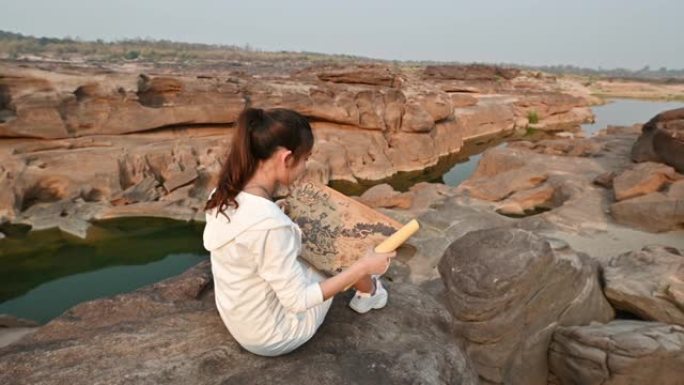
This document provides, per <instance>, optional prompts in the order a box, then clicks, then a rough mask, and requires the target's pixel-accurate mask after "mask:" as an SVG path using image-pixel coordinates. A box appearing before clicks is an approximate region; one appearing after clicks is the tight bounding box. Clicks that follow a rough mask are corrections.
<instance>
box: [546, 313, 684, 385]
mask: <svg viewBox="0 0 684 385" xmlns="http://www.w3.org/2000/svg"><path fill="white" fill-rule="evenodd" d="M683 352H684V328H682V327H680V326H675V325H667V324H663V323H660V322H642V321H627V320H615V321H612V322H609V323H607V324H599V323H592V324H591V325H587V326H568V327H559V328H557V329H556V331H555V332H554V334H553V340H552V341H551V345H550V347H549V366H550V369H551V372H552V373H553V374H554V375H555V376H556V377H557V378H558V379H559V383H560V384H562V385H570V384H573V385H575V384H576V385H599V384H605V385H622V384H625V385H626V384H662V385H679V384H682V383H684V378H683V377H682V367H684V353H683Z"/></svg>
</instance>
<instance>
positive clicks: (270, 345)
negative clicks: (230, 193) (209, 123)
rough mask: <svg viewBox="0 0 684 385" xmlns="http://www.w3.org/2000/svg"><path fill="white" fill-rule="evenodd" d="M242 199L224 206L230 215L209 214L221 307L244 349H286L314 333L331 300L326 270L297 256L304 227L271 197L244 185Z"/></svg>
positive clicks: (207, 236) (208, 238)
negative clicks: (326, 294)
mask: <svg viewBox="0 0 684 385" xmlns="http://www.w3.org/2000/svg"><path fill="white" fill-rule="evenodd" d="M215 190H216V189H214V190H212V192H211V194H213V193H214V191H215ZM210 196H211V195H210ZM236 201H237V202H238V204H239V207H238V208H237V209H235V208H233V207H229V208H226V209H225V210H224V212H225V213H226V215H227V216H228V217H229V218H230V221H228V219H226V217H225V216H224V215H223V214H221V213H218V215H216V212H217V210H216V208H214V209H213V210H210V211H208V212H207V213H206V225H205V228H204V235H203V241H204V248H205V249H207V250H208V251H209V252H210V254H211V270H212V274H213V277H214V287H215V298H216V307H217V309H218V312H219V314H220V316H221V319H222V320H223V322H224V324H225V325H226V327H227V328H228V331H229V332H230V333H231V335H232V336H233V337H234V338H235V340H236V341H237V342H238V343H240V345H242V346H243V347H244V348H245V349H247V350H249V351H251V352H253V353H255V354H259V355H266V356H274V355H279V354H283V353H286V352H288V351H291V350H293V349H294V348H296V347H297V346H299V345H301V344H303V343H304V342H306V341H307V340H308V339H310V338H311V337H312V336H313V334H314V333H315V332H316V330H317V329H318V327H319V326H320V325H321V323H322V321H323V318H324V317H325V314H326V313H327V310H328V309H329V307H330V304H331V302H332V298H330V299H329V300H328V301H325V302H324V301H323V292H322V291H321V287H320V285H319V284H318V282H320V281H322V280H323V279H324V276H322V275H320V273H316V272H315V270H313V268H311V267H308V266H306V265H304V264H303V263H302V262H301V261H300V260H298V259H297V256H298V255H299V253H300V250H301V230H300V228H299V226H298V225H297V224H296V223H294V222H293V221H292V220H291V219H290V218H289V217H288V216H287V215H285V213H283V212H282V210H281V209H280V207H278V205H276V204H275V203H274V202H272V201H271V200H269V199H266V198H263V197H260V196H258V195H254V194H250V193H247V192H244V191H242V192H240V193H239V194H238V195H237V197H236Z"/></svg>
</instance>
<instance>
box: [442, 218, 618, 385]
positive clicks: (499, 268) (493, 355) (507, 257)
mask: <svg viewBox="0 0 684 385" xmlns="http://www.w3.org/2000/svg"><path fill="white" fill-rule="evenodd" d="M597 270H598V266H597V264H596V263H595V262H593V261H592V260H591V259H590V258H589V257H587V256H586V255H583V254H577V253H575V252H574V251H573V250H572V249H569V248H566V247H562V246H561V248H559V249H553V248H552V247H551V245H550V244H549V243H548V242H547V241H545V240H544V239H543V238H542V237H540V236H537V235H535V234H533V233H531V232H528V231H525V230H520V229H506V228H498V229H497V228H494V229H487V230H479V231H473V232H470V233H468V234H466V235H465V236H463V237H462V238H460V239H458V240H457V241H455V242H453V243H452V244H451V245H450V246H449V248H448V249H447V250H446V251H445V252H444V256H443V257H442V260H441V261H440V263H439V273H440V275H441V276H442V279H443V280H444V282H445V285H446V287H447V289H448V291H447V294H446V297H447V303H448V306H449V311H450V312H451V314H452V315H453V317H454V320H453V323H454V327H453V330H454V333H456V335H457V336H458V337H459V338H460V339H461V340H462V341H463V344H464V347H465V350H466V354H468V356H469V357H470V358H471V359H472V361H473V365H474V367H475V370H476V371H477V372H478V374H479V376H480V379H481V381H482V382H483V383H493V384H497V383H506V384H528V385H534V384H544V385H545V384H546V383H547V373H548V367H547V349H548V345H549V342H550V339H551V335H552V333H553V330H554V329H555V328H556V326H563V325H565V326H569V325H583V324H588V323H589V322H591V321H600V322H607V321H609V320H611V319H612V318H613V310H612V308H611V307H610V305H609V304H608V302H607V301H606V299H605V298H604V297H603V293H602V292H601V287H600V284H599V280H598V273H597Z"/></svg>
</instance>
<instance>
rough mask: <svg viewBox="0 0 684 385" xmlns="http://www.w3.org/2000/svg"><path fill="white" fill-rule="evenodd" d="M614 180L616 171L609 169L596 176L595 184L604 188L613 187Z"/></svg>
mask: <svg viewBox="0 0 684 385" xmlns="http://www.w3.org/2000/svg"><path fill="white" fill-rule="evenodd" d="M613 180H615V172H613V171H607V172H604V173H603V174H600V175H599V176H597V177H596V178H594V184H595V185H597V186H601V187H603V188H613Z"/></svg>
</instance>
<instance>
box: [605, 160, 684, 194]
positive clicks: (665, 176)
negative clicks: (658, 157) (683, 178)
mask: <svg viewBox="0 0 684 385" xmlns="http://www.w3.org/2000/svg"><path fill="white" fill-rule="evenodd" d="M674 175H675V172H674V169H673V168H672V167H668V166H666V165H664V164H661V163H653V162H645V163H639V164H637V165H635V166H634V167H632V168H630V169H628V170H626V171H624V172H623V173H622V174H620V175H618V176H617V177H615V179H614V180H613V189H614V191H615V200H617V201H621V200H625V199H629V198H634V197H638V196H641V195H646V194H648V193H652V192H654V191H659V190H660V189H661V188H662V187H663V186H664V185H665V184H666V183H668V182H669V181H671V180H672V179H673V178H674Z"/></svg>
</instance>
